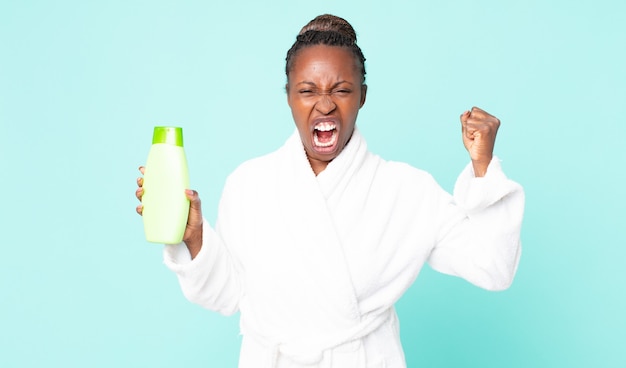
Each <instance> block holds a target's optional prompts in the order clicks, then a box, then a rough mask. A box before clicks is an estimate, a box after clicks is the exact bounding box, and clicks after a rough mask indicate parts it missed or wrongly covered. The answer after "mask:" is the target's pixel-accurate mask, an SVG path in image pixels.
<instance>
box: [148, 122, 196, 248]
mask: <svg viewBox="0 0 626 368" xmlns="http://www.w3.org/2000/svg"><path fill="white" fill-rule="evenodd" d="M187 188H189V170H188V167H187V158H186V156H185V150H184V149H183V129H182V128H179V127H163V126H157V127H154V134H153V136H152V147H151V148H150V153H149V154H148V160H147V161H146V166H145V172H144V177H143V191H144V193H143V197H142V198H141V202H142V204H143V213H142V216H143V225H144V231H145V234H146V240H147V241H149V242H153V243H162V244H177V243H180V242H181V241H182V240H183V234H184V233H185V226H186V225H187V217H188V215H189V200H188V199H187V197H186V196H185V189H187Z"/></svg>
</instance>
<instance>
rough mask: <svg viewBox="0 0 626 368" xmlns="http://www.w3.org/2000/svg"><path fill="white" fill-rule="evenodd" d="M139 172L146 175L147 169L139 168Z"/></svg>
mask: <svg viewBox="0 0 626 368" xmlns="http://www.w3.org/2000/svg"><path fill="white" fill-rule="evenodd" d="M139 172H140V173H141V174H142V175H144V174H145V173H146V168H145V166H139Z"/></svg>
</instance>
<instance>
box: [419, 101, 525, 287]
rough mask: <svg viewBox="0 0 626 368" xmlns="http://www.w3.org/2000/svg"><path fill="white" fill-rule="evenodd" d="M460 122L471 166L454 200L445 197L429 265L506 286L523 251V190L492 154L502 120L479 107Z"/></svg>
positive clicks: (483, 283) (473, 280)
mask: <svg viewBox="0 0 626 368" xmlns="http://www.w3.org/2000/svg"><path fill="white" fill-rule="evenodd" d="M460 120H461V127H462V136H463V144H464V145H465V148H466V149H467V151H468V153H469V155H470V158H471V160H472V164H471V166H470V165H468V166H467V167H466V168H465V170H464V171H463V173H462V174H461V175H460V176H459V179H458V180H457V183H456V185H455V188H454V198H453V200H452V201H449V199H445V200H444V201H445V202H444V204H443V206H442V207H443V208H445V210H443V211H442V212H441V213H440V218H439V223H440V227H439V232H438V234H437V239H436V246H435V248H434V249H433V251H432V253H431V255H430V258H429V263H430V265H431V266H432V267H433V268H434V269H436V270H438V271H440V272H443V273H447V274H452V275H456V276H460V277H463V278H465V279H466V280H468V281H470V282H471V283H473V284H476V285H478V286H480V287H483V288H486V289H490V290H502V289H506V288H507V287H509V286H510V284H511V282H512V281H513V277H514V275H515V272H516V270H517V265H518V262H519V257H520V253H521V243H520V232H521V225H522V217H523V212H524V192H523V189H522V187H521V186H520V185H519V184H517V183H515V182H513V181H511V180H509V179H507V177H506V176H505V175H504V173H503V172H502V169H501V167H500V161H499V160H498V159H497V158H494V156H493V148H494V145H495V139H496V134H497V131H498V128H499V126H500V120H498V119H497V118H496V117H495V116H492V115H490V114H489V113H487V112H485V111H484V110H481V109H479V108H477V107H474V108H472V110H471V111H466V112H464V113H463V114H461V117H460Z"/></svg>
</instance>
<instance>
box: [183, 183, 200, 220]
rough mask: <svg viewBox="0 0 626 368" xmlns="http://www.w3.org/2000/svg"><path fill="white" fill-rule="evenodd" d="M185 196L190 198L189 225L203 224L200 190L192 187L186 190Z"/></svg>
mask: <svg viewBox="0 0 626 368" xmlns="http://www.w3.org/2000/svg"><path fill="white" fill-rule="evenodd" d="M185 196H186V197H187V199H188V200H189V219H188V220H187V223H188V224H189V225H192V226H193V225H198V224H199V225H201V224H202V204H201V201H200V196H199V195H198V192H196V191H195V190H192V189H186V190H185Z"/></svg>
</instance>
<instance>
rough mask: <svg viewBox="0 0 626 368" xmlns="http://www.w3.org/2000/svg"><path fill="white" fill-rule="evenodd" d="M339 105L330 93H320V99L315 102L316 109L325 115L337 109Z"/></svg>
mask: <svg viewBox="0 0 626 368" xmlns="http://www.w3.org/2000/svg"><path fill="white" fill-rule="evenodd" d="M336 108H337V105H336V104H335V101H333V99H332V97H331V96H330V94H329V93H322V94H320V97H319V99H318V100H317V102H316V103H315V109H316V110H317V111H319V112H320V113H322V114H324V115H328V114H330V113H331V112H333V111H335V109H336Z"/></svg>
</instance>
